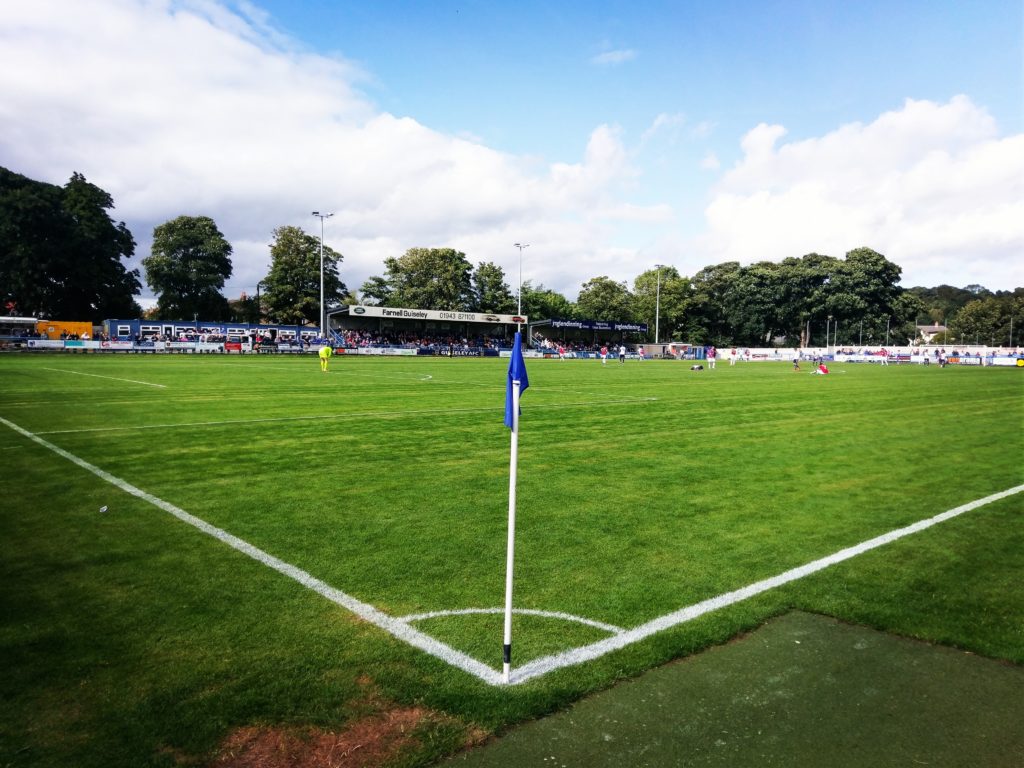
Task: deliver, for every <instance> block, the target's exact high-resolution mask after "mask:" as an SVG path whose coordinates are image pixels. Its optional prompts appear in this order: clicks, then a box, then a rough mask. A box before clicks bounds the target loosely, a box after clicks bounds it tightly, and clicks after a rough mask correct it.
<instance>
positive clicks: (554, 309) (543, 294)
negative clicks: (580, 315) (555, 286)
mask: <svg viewBox="0 0 1024 768" xmlns="http://www.w3.org/2000/svg"><path fill="white" fill-rule="evenodd" d="M522 303H523V314H524V315H526V316H527V317H528V318H530V319H531V320H551V319H552V318H557V319H560V320H568V319H571V318H574V317H576V306H575V305H574V304H573V303H572V302H571V301H569V300H568V299H567V298H565V296H563V295H562V294H560V293H558V292H557V291H554V290H552V289H550V288H545V287H544V286H543V285H541V284H538V285H537V287H536V288H534V287H533V284H532V283H531V282H530V281H529V280H526V281H524V282H523V302H522Z"/></svg>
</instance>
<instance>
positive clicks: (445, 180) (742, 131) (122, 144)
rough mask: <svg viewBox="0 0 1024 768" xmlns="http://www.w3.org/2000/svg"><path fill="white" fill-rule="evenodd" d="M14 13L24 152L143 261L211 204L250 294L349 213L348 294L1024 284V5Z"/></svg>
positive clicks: (0, 87)
mask: <svg viewBox="0 0 1024 768" xmlns="http://www.w3.org/2000/svg"><path fill="white" fill-rule="evenodd" d="M15 5H22V4H3V7H0V55H3V58H4V60H5V61H7V62H12V63H14V66H13V67H6V68H4V69H5V71H6V74H4V73H0V164H2V165H4V166H6V167H9V168H11V169H12V170H15V171H18V172H20V173H24V174H26V175H29V176H32V177H34V178H42V179H45V180H47V181H53V182H55V183H63V182H64V181H66V180H67V178H68V177H69V176H70V175H71V173H72V171H75V170H78V171H81V172H83V173H85V174H86V176H87V177H88V178H89V179H90V180H92V181H94V182H96V183H98V184H100V185H101V186H103V187H104V188H105V189H107V190H108V191H110V192H111V194H112V195H113V196H114V199H115V202H116V203H117V206H118V209H117V212H116V215H117V216H119V217H121V218H124V219H125V220H126V222H127V223H128V224H129V227H131V229H132V231H133V232H134V233H135V235H136V239H137V240H138V242H139V249H138V250H139V255H138V257H139V258H141V257H142V256H144V255H146V254H147V253H148V244H149V238H150V236H151V233H152V228H153V226H155V225H157V224H159V223H161V222H162V221H165V220H167V219H169V218H173V217H174V216H177V215H180V214H182V213H193V214H200V213H201V214H204V215H211V216H213V217H214V218H215V220H216V221H217V222H218V224H219V225H220V226H221V229H222V231H224V232H225V234H226V235H227V236H228V238H229V240H231V242H232V243H233V245H234V246H235V256H234V262H235V275H234V276H233V277H232V279H231V281H230V282H229V285H228V289H227V291H226V292H227V293H228V294H229V295H231V296H234V295H237V294H238V292H240V291H242V290H245V291H248V292H250V293H251V292H252V291H253V290H254V288H255V282H256V280H258V279H259V278H260V277H262V275H263V274H265V272H266V269H267V265H268V264H269V254H268V249H267V243H269V241H270V233H271V231H272V229H273V228H274V227H276V226H280V225H283V224H297V225H300V226H303V227H305V228H306V229H307V231H310V232H314V230H316V234H319V224H318V221H316V220H311V219H310V217H309V211H311V210H325V209H326V210H333V211H335V212H336V214H337V215H336V216H335V218H334V219H332V220H331V221H330V222H329V224H328V225H327V234H326V238H327V240H328V242H329V243H330V244H331V245H332V246H333V247H335V248H336V249H337V250H340V251H341V252H342V253H343V254H344V255H345V262H344V264H343V266H342V270H341V271H342V278H343V279H344V280H345V281H346V282H347V283H348V285H349V287H350V288H358V287H359V285H360V284H361V283H362V281H363V280H365V279H366V277H368V276H370V275H372V274H381V273H383V265H382V263H383V259H384V258H386V257H387V256H397V255H401V253H403V252H404V251H405V250H406V249H408V248H411V247H420V246H425V247H432V246H451V247H455V248H458V249H460V250H463V251H464V252H466V254H467V256H468V257H469V259H470V261H471V262H473V263H477V262H480V261H493V262H495V263H498V264H500V265H501V266H503V267H504V268H505V269H506V272H507V273H508V274H509V276H510V278H511V276H512V273H513V272H514V271H516V270H517V265H516V262H517V259H518V251H517V250H516V249H515V248H513V246H512V243H513V242H517V241H518V242H523V241H525V242H530V243H531V248H530V250H529V251H527V252H526V256H525V257H524V262H525V263H524V265H523V271H524V277H526V278H527V279H531V280H533V281H534V283H542V284H544V285H546V286H548V287H552V288H555V289H557V290H560V291H562V292H563V293H565V294H566V295H568V296H569V297H570V298H573V297H574V296H575V294H576V292H577V291H578V289H579V286H580V285H581V284H582V283H583V282H584V281H586V280H587V279H590V278H591V277H595V276H597V275H608V276H610V277H613V278H614V279H616V280H625V281H627V282H629V281H631V280H632V279H633V278H634V277H635V276H636V275H638V274H640V273H641V272H642V271H644V270H645V269H649V268H650V267H651V266H652V265H653V264H655V263H664V264H670V265H673V266H676V267H677V268H678V269H679V270H680V272H682V273H684V274H693V273H694V272H695V271H697V270H698V269H700V268H701V267H703V266H706V265H708V264H712V263H718V262H721V261H725V260H738V261H741V262H743V263H750V262H752V261H757V260H760V259H771V260H778V259H781V258H784V257H786V256H800V255H803V254H804V253H807V252H810V251H818V252H822V253H828V254H830V255H834V256H842V255H843V254H844V253H845V252H846V251H847V250H851V249H853V248H856V247H860V246H869V247H873V248H875V249H877V250H879V251H881V252H882V253H885V254H886V255H887V256H888V257H889V258H890V259H892V260H893V261H895V262H896V263H897V264H900V265H901V266H902V267H903V269H904V284H905V285H937V284H939V283H951V284H954V285H967V284H970V283H981V284H983V285H986V286H987V287H990V288H992V289H1009V288H1013V287H1016V286H1019V285H1024V267H1022V263H1024V258H1022V254H1024V181H1022V178H1024V144H1022V142H1024V133H1022V131H1024V86H1022V69H1024V57H1022V29H1024V20H1022V5H1021V3H1020V2H1016V1H1014V2H996V1H990V2H980V3H960V2H856V3H849V2H845V3H839V2H774V3H771V2H759V3H755V2H717V3H681V2H677V3H670V2H588V3H582V2H560V3H540V2H533V1H532V0H530V1H528V2H518V3H498V2H479V1H478V2H448V1H447V0H441V1H439V2H429V3H427V2H358V3H356V2H337V1H335V2H329V1H327V0H305V1H303V2H286V1H284V0H261V1H259V2H244V3H236V2H219V1H218V0H97V1H96V2H92V3H89V4H79V3H75V2H69V0H38V2H37V3H32V4H23V5H24V7H20V8H16V7H13V6H15ZM83 6H87V8H85V7H83ZM4 105H6V106H4ZM510 282H511V280H510Z"/></svg>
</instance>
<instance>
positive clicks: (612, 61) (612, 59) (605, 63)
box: [590, 48, 636, 67]
mask: <svg viewBox="0 0 1024 768" xmlns="http://www.w3.org/2000/svg"><path fill="white" fill-rule="evenodd" d="M635 58H636V51H634V50H631V49H629V48H623V49H619V50H616V51H605V52H604V53H599V54H597V55H596V56H594V57H593V58H591V59H590V63H591V64H596V65H598V66H602V67H609V66H616V65H618V64H624V63H625V62H627V61H632V60H633V59H635Z"/></svg>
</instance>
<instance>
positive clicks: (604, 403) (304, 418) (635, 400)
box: [34, 397, 658, 435]
mask: <svg viewBox="0 0 1024 768" xmlns="http://www.w3.org/2000/svg"><path fill="white" fill-rule="evenodd" d="M657 399H658V398H656V397H635V398H626V399H623V400H601V401H593V402H589V403H553V404H551V405H532V406H530V407H531V408H538V409H542V410H550V409H555V408H579V407H590V406H594V407H603V406H607V405H621V404H623V403H646V402H652V401H655V400H657ZM494 411H495V409H494V408H493V407H486V408H441V409H438V408H435V409H424V410H412V411H362V412H358V413H328V414H317V415H315V416H270V417H267V418H265V419H224V420H222V421H184V422H179V423H177V424H141V425H137V426H134V427H84V428H82V429H51V430H46V431H40V432H36V433H34V434H37V435H76V434H79V433H82V432H127V431H133V430H137V429H177V428H180V427H217V426H224V425H228V424H261V423H265V422H278V421H325V420H329V419H365V418H370V417H373V416H386V417H389V418H390V417H393V416H435V415H440V416H447V415H450V414H452V413H487V412H494Z"/></svg>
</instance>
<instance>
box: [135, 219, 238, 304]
mask: <svg viewBox="0 0 1024 768" xmlns="http://www.w3.org/2000/svg"><path fill="white" fill-rule="evenodd" d="M142 266H143V268H144V269H145V270H146V282H147V283H148V284H149V286H150V288H152V289H153V291H154V292H156V293H157V294H158V296H157V310H158V314H159V316H160V317H161V318H162V319H165V320H173V319H187V318H189V317H194V316H199V317H204V318H207V319H210V320H226V319H227V318H228V317H229V316H230V314H231V310H230V308H229V306H228V302H227V299H225V298H224V296H223V295H222V294H221V290H222V289H223V288H224V281H225V280H227V278H229V277H231V271H232V270H231V244H230V243H228V241H227V240H225V239H224V235H222V234H221V233H220V230H219V229H217V225H216V224H215V223H214V221H213V219H211V218H209V217H208V216H179V217H178V218H176V219H172V220H171V221H168V222H165V223H164V224H161V225H160V226H158V227H157V228H156V229H154V230H153V248H152V254H151V255H150V256H147V257H146V258H145V259H143V260H142Z"/></svg>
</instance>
